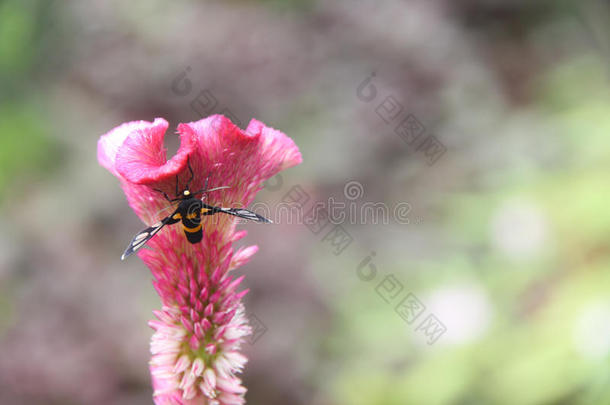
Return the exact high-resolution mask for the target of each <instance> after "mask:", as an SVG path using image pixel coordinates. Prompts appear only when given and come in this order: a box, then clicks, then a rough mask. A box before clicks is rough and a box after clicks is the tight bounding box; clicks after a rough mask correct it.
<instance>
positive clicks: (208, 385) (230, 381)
mask: <svg viewBox="0 0 610 405" xmlns="http://www.w3.org/2000/svg"><path fill="white" fill-rule="evenodd" d="M168 126H169V125H168V123H167V121H165V120H164V119H162V118H157V119H155V120H154V121H153V122H146V121H134V122H129V123H125V124H122V125H120V126H118V127H116V128H115V129H113V130H111V131H110V132H108V133H107V134H105V135H103V136H102V137H101V138H100V140H99V141H98V153H97V156H98V161H99V163H100V164H101V165H102V166H103V167H105V168H106V169H108V170H109V171H110V172H111V173H112V174H113V175H114V176H116V177H117V178H118V180H119V182H120V184H121V187H122V188H123V190H124V192H125V195H126V197H127V201H128V203H129V205H130V206H131V208H132V209H133V210H134V211H135V213H136V215H138V217H139V218H140V219H141V220H142V221H143V222H144V223H145V224H146V225H145V226H146V227H148V226H150V225H152V224H154V223H157V222H158V221H160V220H161V219H163V218H165V217H166V216H168V215H170V214H171V213H172V211H171V210H169V209H167V208H168V207H170V204H169V203H168V201H167V200H166V199H165V197H164V196H163V193H161V192H159V191H156V190H161V191H162V192H165V193H166V194H167V195H168V196H170V198H175V197H177V196H176V195H175V194H176V189H178V193H181V192H182V191H183V190H185V188H186V187H187V183H188V188H189V190H192V191H196V190H202V189H204V187H205V186H206V182H207V187H208V188H210V189H211V188H217V187H223V186H225V187H227V188H220V189H218V190H216V191H212V192H208V193H205V194H204V195H203V196H201V197H202V198H205V202H206V203H207V204H210V205H213V206H217V207H237V208H247V206H248V205H249V204H250V203H251V202H252V201H253V199H254V197H255V195H256V193H257V191H258V190H260V188H261V185H262V183H263V182H264V181H265V180H267V179H268V178H270V177H271V176H273V175H275V174H277V173H278V172H279V171H281V170H283V169H286V168H288V167H292V166H295V165H297V164H299V163H300V162H301V160H302V159H301V154H300V152H299V150H298V148H297V147H296V145H295V144H294V142H293V141H292V140H291V139H290V138H288V137H287V136H286V135H284V134H283V133H282V132H280V131H278V130H275V129H273V128H270V127H267V126H265V125H264V124H263V123H261V122H260V121H257V120H252V121H251V122H250V124H249V125H248V127H247V128H246V130H241V129H240V128H238V127H237V126H235V125H234V124H233V123H232V122H231V121H230V120H229V119H228V118H226V117H224V116H222V115H213V116H210V117H208V118H205V119H202V120H200V121H197V122H191V123H187V124H180V125H178V133H179V134H180V142H181V145H180V148H179V149H178V152H177V153H176V155H175V156H173V157H171V158H170V159H169V160H168V159H167V156H166V150H165V148H164V147H163V138H164V135H165V132H166V130H167V128H168ZM189 166H190V167H191V168H192V169H193V176H192V179H191V173H190V171H189ZM197 197H198V198H199V195H198V196H197ZM160 211H161V212H160ZM201 225H202V230H203V237H202V240H201V241H200V242H197V243H190V242H189V241H188V240H187V239H186V236H185V233H184V231H183V229H182V226H181V224H171V225H169V224H168V225H166V226H164V227H163V228H162V229H161V230H160V231H159V232H158V233H157V234H156V235H154V236H153V237H152V238H151V239H150V240H149V241H148V242H147V246H148V248H149V249H146V248H144V249H141V250H139V251H138V256H139V257H140V258H141V259H142V260H143V261H144V263H145V264H146V265H147V266H148V267H149V268H150V271H151V273H152V275H153V286H154V288H155V290H156V291H157V293H158V294H159V296H160V298H161V302H162V305H163V307H162V309H161V310H159V311H155V312H154V315H155V317H156V318H157V319H156V320H153V321H150V322H149V325H150V326H151V327H152V328H153V329H154V333H153V336H152V339H151V346H150V347H151V353H152V358H151V360H150V372H151V376H152V385H153V391H154V393H153V400H154V402H155V404H157V405H168V404H178V405H194V404H208V405H212V404H216V405H232V404H240V405H241V404H244V403H245V399H244V395H245V393H246V388H245V387H243V385H242V383H241V380H239V379H238V378H237V377H236V376H235V374H236V373H239V372H241V370H242V369H243V366H244V365H245V363H246V361H247V359H246V357H245V356H243V355H242V354H241V353H239V348H240V346H241V345H242V344H243V342H244V338H245V337H246V336H247V335H248V334H249V333H250V327H249V326H248V324H247V319H246V317H245V315H244V308H243V304H242V302H241V299H242V297H243V296H244V295H245V294H246V293H247V290H244V291H240V292H236V291H237V289H238V286H239V284H240V282H241V281H242V279H243V276H242V277H237V278H235V279H233V278H232V277H231V276H229V275H227V273H228V272H229V271H231V270H233V269H235V268H237V267H239V266H241V265H243V264H245V263H246V262H247V261H248V260H249V259H250V258H251V257H252V255H254V253H256V251H257V250H258V248H257V247H256V246H250V247H246V248H241V249H239V250H238V251H237V252H234V251H233V248H232V243H233V242H235V241H236V240H238V239H241V238H243V237H245V236H246V232H245V231H237V230H236V218H235V217H233V216H230V215H224V214H216V215H213V216H202V219H201ZM269 230H270V231H272V229H271V228H269ZM126 242H127V240H126Z"/></svg>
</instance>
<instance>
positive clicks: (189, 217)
mask: <svg viewBox="0 0 610 405" xmlns="http://www.w3.org/2000/svg"><path fill="white" fill-rule="evenodd" d="M198 214H199V213H198V212H192V213H190V214H186V219H195V218H197V216H198Z"/></svg>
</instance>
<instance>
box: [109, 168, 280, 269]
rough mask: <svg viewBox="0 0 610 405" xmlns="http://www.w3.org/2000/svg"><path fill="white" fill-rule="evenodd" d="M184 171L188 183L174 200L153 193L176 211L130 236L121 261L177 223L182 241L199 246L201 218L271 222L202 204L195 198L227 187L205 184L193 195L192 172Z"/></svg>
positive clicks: (237, 210) (243, 211) (250, 213)
mask: <svg viewBox="0 0 610 405" xmlns="http://www.w3.org/2000/svg"><path fill="white" fill-rule="evenodd" d="M188 167H189V170H190V171H191V179H190V180H189V181H188V183H187V186H186V188H185V189H184V191H182V193H181V195H180V196H177V197H176V198H169V196H168V195H167V194H166V193H165V192H163V191H161V190H156V191H159V192H160V193H162V194H163V195H164V196H165V198H166V199H167V200H168V201H169V202H170V203H175V202H178V203H179V204H178V207H177V208H176V210H175V211H174V212H173V213H172V214H171V215H168V216H167V217H165V218H163V219H162V220H160V221H159V222H157V223H156V224H154V225H152V226H150V227H148V228H146V229H144V230H143V231H141V232H139V233H138V234H137V235H136V236H134V238H133V239H132V240H131V242H130V243H129V246H127V249H125V252H123V255H122V256H121V260H125V258H126V257H128V256H130V255H131V254H133V253H135V252H136V251H137V250H139V249H140V248H141V247H142V246H144V245H145V244H146V242H148V241H149V240H150V239H151V238H152V237H153V236H155V235H156V234H157V233H158V232H159V231H160V230H161V229H162V228H163V227H164V226H165V225H172V224H175V223H177V222H180V221H182V229H183V230H184V235H185V236H186V239H187V240H188V241H189V242H190V243H199V242H201V239H202V238H203V229H202V225H203V224H202V222H201V217H202V216H206V215H215V214H218V213H222V214H228V215H233V216H236V217H239V218H244V219H248V220H252V221H256V222H262V223H270V222H271V221H270V220H268V219H267V218H264V217H262V216H260V215H258V214H256V213H254V212H252V211H249V210H246V209H243V208H224V207H215V206H213V205H209V204H206V203H204V202H203V201H202V200H200V199H199V198H196V197H195V196H196V195H197V194H202V193H206V192H211V191H216V190H220V189H223V188H228V187H216V188H213V189H209V190H208V189H207V181H206V188H204V189H203V190H199V191H196V192H191V191H190V190H189V183H190V182H191V180H192V179H193V169H192V168H191V166H190V164H189V165H188ZM177 191H178V179H177V178H176V195H178V192H177Z"/></svg>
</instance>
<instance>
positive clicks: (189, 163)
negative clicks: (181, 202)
mask: <svg viewBox="0 0 610 405" xmlns="http://www.w3.org/2000/svg"><path fill="white" fill-rule="evenodd" d="M186 165H187V166H188V168H189V172H191V178H190V179H189V181H187V182H186V189H185V190H188V189H189V187H190V185H191V181H193V178H194V177H195V173H194V172H193V168H192V167H191V157H190V156H187V157H186ZM206 182H207V180H206ZM176 195H178V192H176Z"/></svg>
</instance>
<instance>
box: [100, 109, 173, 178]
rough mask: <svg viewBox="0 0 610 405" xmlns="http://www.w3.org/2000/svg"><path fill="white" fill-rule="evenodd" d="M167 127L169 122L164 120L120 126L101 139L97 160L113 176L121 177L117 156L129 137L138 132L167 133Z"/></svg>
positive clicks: (156, 119)
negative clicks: (117, 165)
mask: <svg viewBox="0 0 610 405" xmlns="http://www.w3.org/2000/svg"><path fill="white" fill-rule="evenodd" d="M167 127H168V124H167V121H165V120H164V119H163V118H155V121H154V122H148V121H132V122H126V123H124V124H122V125H119V126H118V127H116V128H114V129H112V130H111V131H109V132H108V133H106V134H105V135H102V136H101V137H100V139H99V141H98V143H97V160H98V161H99V163H100V164H101V165H102V166H103V167H105V168H106V169H108V170H109V171H110V172H111V173H112V174H114V175H115V176H117V177H121V175H120V174H119V172H118V171H117V168H116V156H117V153H118V151H119V148H120V147H121V146H122V145H123V143H124V142H125V140H126V139H127V137H128V136H129V135H131V134H132V133H134V132H136V131H140V132H148V131H161V132H165V131H166V130H167Z"/></svg>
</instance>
